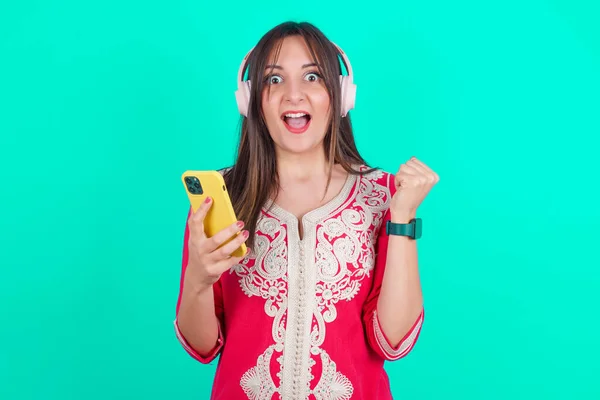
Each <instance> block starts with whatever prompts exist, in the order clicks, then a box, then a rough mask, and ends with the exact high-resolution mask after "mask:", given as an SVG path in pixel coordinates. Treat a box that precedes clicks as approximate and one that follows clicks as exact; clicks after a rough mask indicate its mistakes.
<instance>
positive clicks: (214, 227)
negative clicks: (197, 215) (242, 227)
mask: <svg viewBox="0 0 600 400" xmlns="http://www.w3.org/2000/svg"><path fill="white" fill-rule="evenodd" d="M181 181H182V182H183V186H184V188H185V191H186V193H187V195H188V199H189V201H190V205H191V207H192V210H193V211H194V212H196V211H197V210H198V208H200V206H201V205H202V203H203V202H204V200H205V199H206V197H207V196H210V197H211V198H212V200H213V204H212V205H211V207H210V209H209V210H208V214H207V215H206V217H205V218H204V232H205V233H206V236H208V237H212V236H214V235H215V234H216V233H218V232H219V231H221V230H223V229H224V228H226V227H228V226H230V225H231V224H234V223H235V222H236V221H237V217H236V215H235V211H234V209H233V205H232V204H231V199H230V198H229V194H228V192H227V187H226V186H225V180H224V179H223V175H221V174H220V173H219V172H218V171H186V172H184V173H183V175H182V176H181ZM238 234H239V233H238ZM236 236H237V235H234V236H232V237H231V238H230V239H229V240H227V241H226V242H225V243H228V242H229V241H231V240H233V239H234V238H235V237H236ZM225 243H223V245H224V244H225ZM223 245H221V246H223ZM246 251H247V248H246V244H245V243H242V245H241V246H240V247H238V248H237V249H236V250H235V251H234V252H233V253H232V254H231V255H232V256H234V257H242V256H244V255H246Z"/></svg>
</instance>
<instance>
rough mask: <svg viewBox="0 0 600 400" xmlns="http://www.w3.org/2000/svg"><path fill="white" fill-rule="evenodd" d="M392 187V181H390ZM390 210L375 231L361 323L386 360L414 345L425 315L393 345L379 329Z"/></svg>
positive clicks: (370, 342) (371, 341)
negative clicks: (372, 264)
mask: <svg viewBox="0 0 600 400" xmlns="http://www.w3.org/2000/svg"><path fill="white" fill-rule="evenodd" d="M391 179H392V180H393V179H394V178H393V176H392V177H391ZM390 185H392V187H393V181H392V182H391V183H390ZM392 195H393V188H392V189H391V194H390V196H392ZM390 218H391V217H390V211H389V210H388V211H387V212H386V214H385V216H384V218H383V221H382V223H381V227H380V228H379V231H378V233H377V242H376V245H375V246H376V247H375V249H376V256H375V269H374V275H373V284H372V287H371V290H370V292H369V295H368V297H367V300H366V301H365V304H364V307H363V324H364V327H365V330H366V335H367V341H368V343H369V345H370V347H371V348H372V349H373V350H374V351H375V352H376V353H377V354H378V355H379V356H380V357H382V358H384V359H386V360H388V361H395V360H399V359H400V358H402V357H404V356H406V355H407V354H408V353H409V352H410V351H411V350H412V349H413V347H414V345H415V343H416V342H417V339H418V337H419V333H420V332H421V326H422V324H423V319H424V317H425V312H424V309H422V310H421V313H420V314H419V316H418V317H417V319H416V320H415V321H414V323H413V325H412V326H411V328H410V329H409V330H408V332H407V333H406V335H405V336H404V337H403V338H402V340H401V341H400V343H398V344H397V345H396V346H393V345H392V343H390V341H389V339H388V338H387V336H386V335H385V333H384V332H383V330H382V329H381V326H380V324H379V317H378V314H377V301H378V299H379V293H380V291H381V283H382V281H383V274H384V271H385V264H386V259H387V250H388V236H387V234H386V232H385V226H386V223H387V221H388V220H390Z"/></svg>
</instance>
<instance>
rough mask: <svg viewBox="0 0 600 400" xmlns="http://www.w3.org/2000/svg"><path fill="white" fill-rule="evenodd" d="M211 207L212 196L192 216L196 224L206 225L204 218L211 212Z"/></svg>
mask: <svg viewBox="0 0 600 400" xmlns="http://www.w3.org/2000/svg"><path fill="white" fill-rule="evenodd" d="M211 206H212V199H211V198H210V196H208V197H206V199H205V200H204V202H203V203H202V204H201V205H200V207H198V209H197V210H196V211H195V212H194V213H193V214H192V219H193V220H194V222H201V223H204V218H205V217H206V214H207V213H208V210H210V207H211Z"/></svg>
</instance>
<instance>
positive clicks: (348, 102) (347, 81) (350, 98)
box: [340, 75, 356, 117]
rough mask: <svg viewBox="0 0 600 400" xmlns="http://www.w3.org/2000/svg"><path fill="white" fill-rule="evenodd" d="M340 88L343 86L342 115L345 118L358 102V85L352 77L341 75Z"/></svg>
mask: <svg viewBox="0 0 600 400" xmlns="http://www.w3.org/2000/svg"><path fill="white" fill-rule="evenodd" d="M340 86H341V89H342V90H341V94H342V99H341V114H342V117H345V116H346V115H347V114H348V111H350V110H352V109H353V108H354V103H355V101H356V85H355V84H354V83H353V82H352V78H351V77H350V76H344V75H340Z"/></svg>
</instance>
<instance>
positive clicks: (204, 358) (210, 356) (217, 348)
mask: <svg viewBox="0 0 600 400" xmlns="http://www.w3.org/2000/svg"><path fill="white" fill-rule="evenodd" d="M173 325H174V327H175V334H176V335H177V339H178V340H179V343H181V345H182V346H183V348H184V349H185V351H187V352H188V354H189V355H190V356H192V357H193V358H195V359H196V360H198V361H200V362H201V363H203V364H207V363H209V362H211V361H212V360H214V359H215V358H216V357H217V354H218V353H219V352H220V351H221V348H222V347H223V332H222V330H221V324H219V325H218V327H219V337H218V339H217V343H216V344H215V346H214V347H213V349H212V350H211V351H210V353H208V354H205V355H202V354H200V353H198V352H197V351H196V350H194V349H193V348H192V346H191V345H190V344H189V343H188V341H187V340H186V339H185V337H183V334H182V333H181V331H180V330H179V325H178V324H177V320H175V321H174V322H173Z"/></svg>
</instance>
